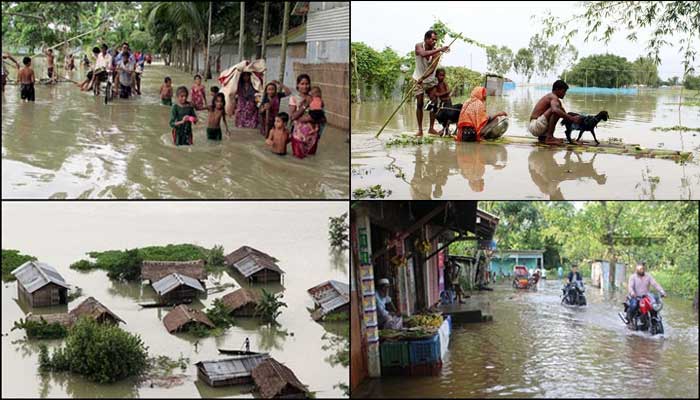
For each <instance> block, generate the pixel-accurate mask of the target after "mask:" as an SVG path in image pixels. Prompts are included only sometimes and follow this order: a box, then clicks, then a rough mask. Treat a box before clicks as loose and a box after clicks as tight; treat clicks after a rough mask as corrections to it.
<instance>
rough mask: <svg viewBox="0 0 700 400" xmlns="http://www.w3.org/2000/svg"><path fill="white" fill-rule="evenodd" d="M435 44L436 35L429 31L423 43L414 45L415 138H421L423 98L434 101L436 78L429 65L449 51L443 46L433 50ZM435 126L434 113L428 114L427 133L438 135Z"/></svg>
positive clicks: (432, 68) (432, 67) (431, 66)
mask: <svg viewBox="0 0 700 400" xmlns="http://www.w3.org/2000/svg"><path fill="white" fill-rule="evenodd" d="M436 42H437V33H435V31H433V30H430V31H427V32H425V35H424V36H423V41H422V42H421V43H416V47H415V54H416V69H415V71H413V79H414V80H415V81H416V82H418V84H417V85H416V87H415V89H414V92H413V94H414V95H415V96H416V119H417V120H418V133H416V136H423V96H424V94H427V95H428V97H430V100H431V101H435V100H436V98H435V87H436V86H437V84H438V82H437V78H435V67H436V66H437V64H436V65H431V64H432V63H433V61H434V60H435V57H437V56H438V55H439V54H440V53H441V52H447V51H449V47H447V46H443V47H440V48H437V49H436V48H435V43H436ZM434 124H435V113H434V112H430V128H429V129H428V133H431V134H433V135H439V134H440V133H439V132H438V131H436V130H435V128H433V125H434Z"/></svg>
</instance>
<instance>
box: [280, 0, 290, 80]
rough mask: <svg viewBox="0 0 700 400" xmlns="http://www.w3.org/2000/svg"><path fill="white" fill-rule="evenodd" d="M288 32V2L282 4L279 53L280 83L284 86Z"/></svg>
mask: <svg viewBox="0 0 700 400" xmlns="http://www.w3.org/2000/svg"><path fill="white" fill-rule="evenodd" d="M288 30H289V2H288V1H285V2H284V18H282V51H281V53H280V78H279V81H280V83H282V84H284V69H285V68H287V31H288Z"/></svg>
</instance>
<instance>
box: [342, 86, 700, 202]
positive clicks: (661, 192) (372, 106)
mask: <svg viewBox="0 0 700 400" xmlns="http://www.w3.org/2000/svg"><path fill="white" fill-rule="evenodd" d="M546 93H547V90H545V89H540V88H538V87H534V86H530V87H520V88H517V89H515V90H512V91H507V92H505V95H504V96H502V97H489V98H488V99H487V110H488V112H489V113H490V114H493V113H496V112H498V111H505V112H507V113H508V115H509V116H510V127H509V129H508V131H507V132H506V135H511V136H530V134H529V133H528V132H527V130H526V124H527V123H528V120H529V117H530V113H531V111H532V108H533V106H534V104H535V102H536V101H537V100H538V99H539V98H540V97H542V96H543V95H544V94H546ZM678 95H679V93H678V91H677V90H676V91H670V90H665V91H664V90H659V91H644V92H641V93H640V95H632V96H629V95H608V94H605V95H603V94H595V95H590V94H588V95H584V94H575V93H570V94H567V95H566V97H565V98H564V99H563V103H564V107H565V109H566V110H567V111H576V112H584V113H587V114H596V113H598V112H599V111H601V110H607V111H608V113H609V114H610V119H609V120H608V121H607V122H606V121H603V122H601V123H600V124H599V125H598V127H597V128H596V136H597V137H598V140H599V141H600V142H601V143H606V142H607V141H608V139H609V138H618V139H622V140H623V141H624V143H631V144H639V145H641V146H643V147H645V148H663V149H672V150H682V151H691V152H693V159H692V160H691V161H690V162H687V163H684V164H679V163H676V162H674V161H672V160H661V159H652V158H639V159H637V158H635V157H634V156H631V155H615V154H601V153H581V154H577V153H574V152H572V151H567V150H564V149H547V148H541V147H534V146H530V145H516V144H509V145H497V144H489V145H483V144H475V143H455V142H454V141H452V140H437V141H436V142H435V143H433V144H426V145H421V146H394V147H386V146H385V145H384V143H385V142H386V141H387V140H389V138H391V137H392V136H394V135H396V134H399V133H410V134H414V133H415V132H416V131H417V124H416V117H415V102H414V103H413V104H406V105H404V106H403V107H402V109H401V110H400V111H399V112H398V113H397V115H396V116H395V117H394V118H393V119H392V121H391V122H390V123H389V125H387V128H386V129H385V130H384V132H383V133H382V135H381V136H380V137H379V139H375V138H374V135H375V134H376V133H377V132H378V131H379V128H380V127H381V126H382V124H383V123H384V121H385V120H386V118H387V117H388V116H389V115H390V114H391V113H392V112H393V111H394V109H395V108H396V106H397V105H398V104H397V103H395V102H379V103H364V104H353V106H352V189H353V190H354V189H357V188H366V187H368V186H373V185H377V184H380V185H382V187H383V188H384V189H390V190H391V191H392V194H391V195H390V197H388V198H389V199H441V198H442V199H456V198H470V199H482V198H484V199H509V200H512V199H550V200H561V199H577V200H583V199H697V198H698V197H699V196H700V133H698V132H683V133H679V132H661V131H652V128H654V127H672V126H675V125H684V126H687V127H691V128H700V106H683V107H682V108H681V112H680V116H681V118H680V121H679V111H678V102H679V97H678ZM687 98H689V96H688V97H687ZM463 100H464V99H463V98H460V99H454V100H453V102H454V103H455V104H457V103H461V102H462V101H463ZM673 103H675V104H673ZM428 123H429V118H428V114H427V113H425V115H424V119H423V127H424V130H425V132H426V134H427V129H426V128H427V126H428ZM439 128H440V125H439V124H437V123H436V129H439ZM452 129H453V130H454V129H455V125H452ZM555 136H556V137H561V138H563V137H564V127H563V126H560V125H558V126H557V129H556V130H555ZM533 139H534V138H533ZM574 139H575V137H574ZM582 139H584V140H592V136H591V134H590V132H586V133H585V134H584V136H583V137H582Z"/></svg>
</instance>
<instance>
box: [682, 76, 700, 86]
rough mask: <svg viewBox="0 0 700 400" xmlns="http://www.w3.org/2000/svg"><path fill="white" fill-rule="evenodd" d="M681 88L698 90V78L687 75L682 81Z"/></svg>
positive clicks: (699, 83)
mask: <svg viewBox="0 0 700 400" xmlns="http://www.w3.org/2000/svg"><path fill="white" fill-rule="evenodd" d="M683 87H685V88H686V89H691V90H699V89H700V76H693V75H687V76H686V77H685V79H684V80H683Z"/></svg>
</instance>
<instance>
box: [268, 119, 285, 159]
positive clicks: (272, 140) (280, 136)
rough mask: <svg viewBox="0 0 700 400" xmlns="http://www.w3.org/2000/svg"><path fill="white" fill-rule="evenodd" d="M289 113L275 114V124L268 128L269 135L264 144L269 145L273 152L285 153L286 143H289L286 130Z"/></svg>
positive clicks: (282, 154) (281, 154)
mask: <svg viewBox="0 0 700 400" xmlns="http://www.w3.org/2000/svg"><path fill="white" fill-rule="evenodd" d="M288 121H289V115H288V114H287V113H285V112H281V113H279V114H277V116H276V117H275V125H274V126H273V127H272V129H270V133H269V135H267V140H265V144H267V145H268V146H270V150H272V152H273V153H275V154H277V155H280V156H284V155H286V154H287V143H289V141H290V139H289V131H288V130H287V122H288Z"/></svg>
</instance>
